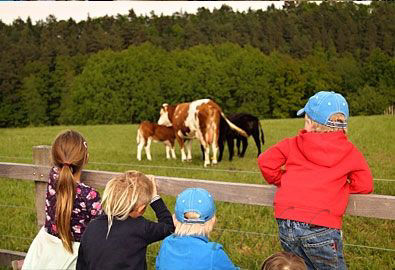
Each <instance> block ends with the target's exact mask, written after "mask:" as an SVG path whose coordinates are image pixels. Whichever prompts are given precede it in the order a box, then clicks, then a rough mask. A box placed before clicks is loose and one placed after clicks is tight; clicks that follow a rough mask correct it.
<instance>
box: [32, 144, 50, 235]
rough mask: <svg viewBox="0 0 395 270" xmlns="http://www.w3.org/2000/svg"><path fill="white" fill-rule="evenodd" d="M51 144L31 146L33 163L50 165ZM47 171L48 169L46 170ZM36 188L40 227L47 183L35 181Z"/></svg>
mask: <svg viewBox="0 0 395 270" xmlns="http://www.w3.org/2000/svg"><path fill="white" fill-rule="evenodd" d="M50 154H51V146H48V145H39V146H33V163H34V164H35V165H42V166H50V165H51V155H50ZM48 172H49V171H48ZM38 178H39V179H40V178H41V179H42V178H44V179H45V178H47V175H44V174H43V175H39V176H38ZM34 185H35V190H36V198H35V200H36V214H37V226H38V229H40V228H41V227H42V226H43V225H44V222H45V194H46V190H47V183H46V182H41V181H35V182H34Z"/></svg>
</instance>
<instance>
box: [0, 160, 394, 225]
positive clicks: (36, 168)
mask: <svg viewBox="0 0 395 270" xmlns="http://www.w3.org/2000/svg"><path fill="white" fill-rule="evenodd" d="M49 169H50V167H49V166H40V165H32V164H19V163H0V177H3V178H16V179H23V180H31V181H35V182H43V183H46V182H47V181H48V172H49ZM119 174H120V173H116V172H107V171H91V170H84V171H83V172H82V176H81V179H82V181H83V182H84V183H86V184H88V185H90V186H92V187H94V188H103V187H105V185H106V183H107V182H108V181H109V180H110V179H111V178H113V177H115V176H117V175H119ZM156 179H157V184H158V190H159V192H160V193H162V194H165V195H172V196H176V195H177V194H179V193H180V192H181V191H182V190H184V189H185V188H189V187H201V188H205V189H207V190H208V191H210V192H211V193H212V194H213V195H214V198H215V199H216V200H218V201H224V202H232V203H243V204H252V205H264V206H273V199H274V193H275V191H276V188H275V187H273V186H269V185H258V184H243V183H229V182H218V181H208V180H198V179H189V178H178V177H168V176H156ZM42 211H44V208H43V210H42ZM346 214H348V215H352V216H363V217H373V218H381V219H391V220H395V197H394V196H387V195H376V194H369V195H359V194H355V195H351V196H350V200H349V203H348V206H347V209H346Z"/></svg>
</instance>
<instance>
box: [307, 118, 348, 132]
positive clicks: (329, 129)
mask: <svg viewBox="0 0 395 270" xmlns="http://www.w3.org/2000/svg"><path fill="white" fill-rule="evenodd" d="M307 119H308V120H310V121H311V122H312V130H313V132H334V131H343V132H344V133H346V134H347V128H337V127H328V126H325V125H322V124H320V123H317V122H316V121H314V120H313V119H311V118H310V116H308V115H307V113H306V114H305V121H307ZM329 120H330V121H332V122H338V123H347V119H346V117H345V116H344V114H342V113H335V114H333V115H331V117H329Z"/></svg>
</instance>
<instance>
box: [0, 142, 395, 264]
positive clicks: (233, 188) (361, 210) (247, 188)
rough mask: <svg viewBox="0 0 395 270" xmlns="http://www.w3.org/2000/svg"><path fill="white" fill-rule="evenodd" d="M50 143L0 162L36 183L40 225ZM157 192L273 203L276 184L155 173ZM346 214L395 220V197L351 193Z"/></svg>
mask: <svg viewBox="0 0 395 270" xmlns="http://www.w3.org/2000/svg"><path fill="white" fill-rule="evenodd" d="M50 149H51V148H50V146H35V147H33V163H34V164H19V163H4V162H3V163H0V177H2V178H14V179H22V180H28V181H34V183H35V196H36V197H35V208H36V213H37V226H38V227H39V228H40V227H41V226H43V224H44V218H45V212H44V207H45V192H46V183H47V180H48V172H49V169H50ZM118 174H120V173H116V172H106V171H91V170H84V171H83V172H82V176H81V178H82V181H83V182H85V183H86V184H88V185H90V186H92V187H94V188H103V187H104V186H105V185H106V183H107V181H109V180H110V179H111V178H112V177H114V176H116V175H118ZM156 179H157V184H158V191H159V193H161V194H165V195H172V196H176V195H177V194H179V193H180V192H181V191H182V190H184V189H185V188H189V187H201V188H205V189H207V190H208V191H210V192H211V193H212V194H213V195H214V198H215V200H217V201H224V202H232V203H242V204H253V205H263V206H272V205H273V199H274V193H275V190H276V189H275V187H273V186H268V185H256V184H242V183H228V182H218V181H208V180H197V179H187V178H176V177H167V176H156ZM346 214H348V215H353V216H363V217H373V218H380V219H390V220H395V197H394V196H386V195H375V194H370V195H351V196H350V200H349V203H348V206H347V209H346ZM23 256H24V253H20V252H14V251H8V250H1V249H0V266H1V265H10V262H11V260H15V259H19V258H22V257H23Z"/></svg>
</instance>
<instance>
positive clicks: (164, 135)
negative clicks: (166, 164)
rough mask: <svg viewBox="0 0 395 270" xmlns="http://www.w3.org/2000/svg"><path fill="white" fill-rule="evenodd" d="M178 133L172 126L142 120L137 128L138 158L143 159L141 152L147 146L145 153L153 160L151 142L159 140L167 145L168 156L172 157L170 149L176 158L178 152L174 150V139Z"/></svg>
mask: <svg viewBox="0 0 395 270" xmlns="http://www.w3.org/2000/svg"><path fill="white" fill-rule="evenodd" d="M175 139H176V135H175V133H174V129H173V128H172V127H167V126H162V125H158V124H156V123H151V122H148V121H143V122H141V124H140V126H139V128H138V130H137V138H136V140H137V159H138V160H141V152H142V151H143V147H145V154H146V155H147V159H148V160H152V157H151V150H150V147H151V142H152V141H159V142H163V143H164V144H165V145H166V158H167V159H170V151H171V155H172V157H173V158H174V159H175V158H176V152H175V151H174V141H175Z"/></svg>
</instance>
